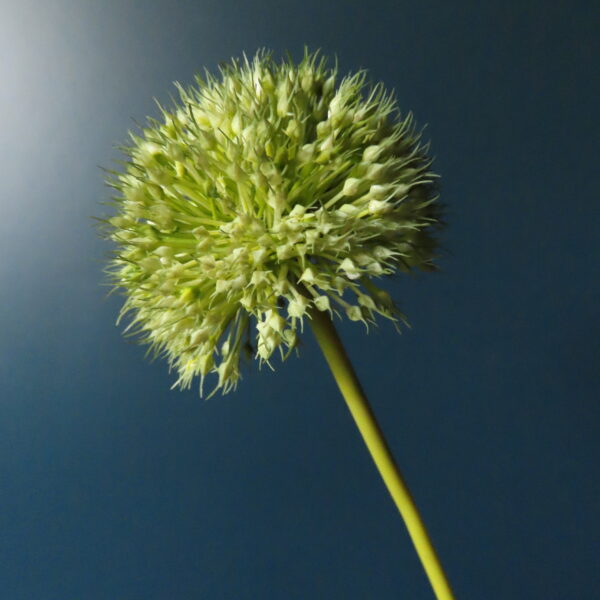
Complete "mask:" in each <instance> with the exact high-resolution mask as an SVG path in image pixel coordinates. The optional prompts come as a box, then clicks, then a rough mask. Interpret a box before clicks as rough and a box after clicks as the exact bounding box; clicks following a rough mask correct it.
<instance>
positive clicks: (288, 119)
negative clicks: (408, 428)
mask: <svg viewBox="0 0 600 600" xmlns="http://www.w3.org/2000/svg"><path fill="white" fill-rule="evenodd" d="M177 89H178V92H179V96H180V100H179V101H178V102H175V103H174V106H173V108H172V109H170V110H166V109H164V108H162V107H161V113H162V118H161V119H160V120H155V119H150V120H149V121H148V125H147V127H144V128H142V130H141V132H140V134H139V135H134V134H130V137H131V140H132V143H131V145H129V146H127V147H125V148H124V149H123V150H124V152H125V153H126V155H127V160H126V161H125V162H124V163H123V164H124V168H123V172H111V173H112V175H111V178H110V180H109V184H110V185H111V186H112V187H114V188H115V189H116V190H117V194H116V195H115V196H114V204H115V205H116V207H117V214H116V216H113V217H112V218H110V219H108V220H107V221H106V231H107V235H108V237H109V238H110V239H112V240H113V241H114V242H116V244H117V249H116V252H115V255H114V257H113V258H112V259H111V262H110V266H109V268H108V271H109V273H110V276H111V278H112V282H113V284H114V285H115V286H116V287H118V288H121V289H124V291H125V296H126V301H125V303H124V306H123V308H122V311H121V316H123V315H124V314H129V316H130V323H129V325H128V328H127V329H128V330H130V331H132V332H133V333H136V334H138V337H139V338H140V339H141V340H142V341H143V342H145V343H147V344H149V346H150V348H151V349H152V350H154V351H155V353H156V354H159V355H164V356H166V357H167V358H168V360H169V364H170V365H171V367H173V368H174V369H175V370H176V371H177V373H178V375H179V377H178V379H177V381H176V383H175V385H179V386H181V387H183V388H186V387H188V386H189V385H190V384H191V382H192V379H193V378H194V377H195V376H200V380H201V381H202V379H203V378H204V376H206V375H207V374H209V373H216V374H217V376H218V382H217V384H216V388H215V389H221V390H222V391H223V393H226V392H227V391H229V390H231V389H232V388H234V387H235V385H236V383H237V381H238V379H239V377H240V358H241V355H242V353H244V352H250V353H251V354H254V355H255V356H256V357H257V358H258V359H259V360H260V361H261V363H262V362H266V363H269V361H270V360H271V359H272V356H273V354H274V353H275V352H276V351H278V352H279V353H280V354H281V356H282V357H283V358H285V357H286V356H287V355H288V354H289V352H290V351H291V350H292V349H293V348H295V347H296V345H297V343H298V332H299V330H301V329H302V323H303V319H304V317H307V316H308V317H309V318H310V313H311V311H330V312H338V311H341V312H342V313H345V314H346V315H347V316H348V318H349V319H350V320H352V321H363V322H365V323H368V322H372V321H374V319H375V316H376V314H379V315H382V316H384V317H387V318H389V319H392V320H396V319H397V318H398V317H400V318H401V317H402V315H401V314H400V313H399V311H398V310H397V309H396V308H395V306H394V304H393V302H392V300H391V298H390V296H389V295H388V294H387V293H386V292H384V291H383V290H381V289H379V288H378V287H377V286H376V285H375V284H374V283H373V279H375V278H378V277H381V276H383V275H391V274H393V273H394V272H396V271H397V270H401V271H408V270H410V269H411V268H413V267H417V268H424V269H430V268H432V267H433V263H432V261H433V258H434V252H435V247H436V244H435V239H434V236H433V233H434V231H435V229H436V227H437V226H438V225H439V223H440V220H439V204H438V202H437V194H436V185H435V180H436V175H434V174H433V173H431V172H430V171H429V167H430V165H431V159H430V158H429V157H428V156H427V150H428V148H427V146H423V145H421V144H420V134H419V133H418V132H416V131H415V128H414V124H413V119H412V116H411V115H410V114H408V115H406V116H404V117H402V116H401V115H400V112H399V110H398V108H397V105H396V101H395V99H394V97H393V95H392V94H390V93H387V92H386V91H385V89H384V88H383V86H382V85H381V84H377V85H375V86H372V85H370V84H368V83H367V81H366V73H365V72H364V71H360V72H358V73H356V74H353V75H350V76H347V77H345V78H342V79H341V80H340V81H338V72H337V67H334V68H329V67H328V66H327V62H326V60H325V59H324V58H321V57H319V55H318V53H312V54H311V53H308V52H307V51H305V54H304V58H303V60H302V61H301V62H300V63H299V64H294V63H293V61H292V60H291V59H289V60H287V61H284V62H281V63H276V62H275V61H274V60H273V59H272V57H271V55H270V54H269V53H268V52H266V51H259V52H258V53H257V54H256V56H255V57H254V59H252V60H251V61H250V60H248V59H247V58H246V57H244V59H243V60H242V61H238V60H234V61H232V63H231V64H229V65H228V66H224V67H221V69H220V76H219V77H214V76H212V75H210V74H208V73H207V74H206V76H205V77H204V78H201V77H200V76H197V77H196V79H195V86H192V87H190V88H188V89H184V88H183V87H181V86H179V85H177Z"/></svg>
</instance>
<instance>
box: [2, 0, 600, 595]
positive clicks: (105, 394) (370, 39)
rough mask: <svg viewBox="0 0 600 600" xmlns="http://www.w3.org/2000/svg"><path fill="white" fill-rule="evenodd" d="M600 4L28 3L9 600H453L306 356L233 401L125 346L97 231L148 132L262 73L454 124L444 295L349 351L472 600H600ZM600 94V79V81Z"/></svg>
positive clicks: (8, 320)
mask: <svg viewBox="0 0 600 600" xmlns="http://www.w3.org/2000/svg"><path fill="white" fill-rule="evenodd" d="M599 16H600V15H599V12H598V10H597V5H596V10H595V9H594V3H593V2H574V1H571V2H561V1H557V0H555V1H540V2H530V1H523V0H521V1H516V0H515V1H511V2H491V3H481V2H441V1H440V2H428V1H424V2H405V1H403V0H401V1H397V0H396V1H394V2H391V1H390V2H386V1H383V0H371V1H369V2H364V1H356V2H342V1H341V0H340V1H334V2H323V1H317V0H303V1H301V2H282V1H275V0H273V1H262V2H240V1H233V0H219V1H216V0H210V1H209V0H205V1H197V2H191V1H178V2H169V1H167V0H164V1H144V2H142V1H133V0H126V1H117V0H110V1H109V0H104V1H101V2H92V1H90V0H88V1H75V0H47V1H45V2H33V1H32V0H26V1H23V0H21V1H19V2H17V1H16V0H14V1H12V2H11V1H6V0H5V2H4V3H3V8H2V15H1V19H0V56H2V61H1V62H0V76H1V81H2V86H1V88H0V114H1V115H2V134H1V138H2V144H1V145H0V170H1V172H2V189H1V192H0V200H1V219H0V256H1V258H2V260H1V261H0V597H1V598H2V599H6V600H21V599H23V600H25V599H26V600H31V599H35V600H70V599H84V600H95V599H98V600H101V599H102V600H104V599H106V600H113V599H117V598H118V599H124V600H135V599H140V600H142V599H143V600H150V599H176V600H178V599H182V600H183V599H188V598H213V599H241V600H243V599H271V598H274V599H306V598H345V599H346V598H347V599H376V600H386V599H392V598H410V599H411V600H420V599H430V598H433V596H432V593H431V591H430V589H429V586H428V583H427V580H426V578H425V576H424V574H423V572H422V570H421V566H420V564H419V562H418V560H417V558H416V556H415V553H414V551H413V548H412V546H411V543H410V541H409V538H408V536H407V534H406V532H405V529H404V526H403V524H402V521H401V520H400V518H399V517H398V515H397V513H396V510H395V508H394V506H393V504H392V502H391V500H390V498H389V497H388V495H387V492H386V490H385V488H384V486H383V484H382V482H381V481H380V479H379V476H378V474H377V472H376V471H375V469H374V467H373V465H372V463H371V460H370V458H369V456H368V454H367V452H366V450H365V448H364V447H363V444H362V441H361V439H360V437H359V434H358V433H357V431H356V428H355V426H354V424H353V422H352V420H351V417H350V416H349V414H348V412H347V409H346V407H345V405H344V403H343V401H342V399H341V398H340V396H339V394H338V392H337V390H336V388H335V385H334V383H333V380H332V378H331V376H330V375H329V373H328V371H327V369H326V366H325V364H324V362H323V360H322V358H321V356H320V353H319V350H318V348H317V347H316V345H315V342H314V340H313V338H312V336H311V335H310V333H309V332H308V331H307V332H306V335H305V336H304V346H303V348H302V351H301V356H300V358H298V359H296V358H292V359H290V360H289V361H288V362H287V363H285V364H284V365H282V366H281V367H279V368H277V370H276V371H275V372H270V371H268V370H263V372H260V373H259V372H258V371H257V370H256V369H254V368H253V369H251V370H248V371H246V373H245V376H244V380H243V382H242V385H241V386H240V387H239V389H238V392H237V393H234V394H231V395H229V396H226V397H224V398H220V397H215V398H213V399H211V400H210V401H204V400H201V399H199V398H198V396H197V392H196V390H192V391H190V392H179V391H171V390H170V389H169V388H170V385H171V383H172V382H173V381H174V377H173V374H169V373H168V371H167V368H166V365H165V364H164V363H162V362H157V363H152V364H151V363H149V362H148V361H146V360H145V359H144V356H143V355H144V348H142V347H139V346H136V345H134V344H132V343H130V342H128V341H127V340H125V339H124V338H123V337H122V336H121V332H120V330H119V329H118V328H117V327H115V325H114V321H115V319H116V316H117V312H118V309H119V307H120V304H121V299H120V298H119V297H117V296H112V297H110V298H108V299H107V298H106V296H105V293H106V288H102V287H101V286H100V283H101V282H102V281H103V275H102V272H101V271H102V268H103V261H104V259H105V256H106V255H107V253H108V250H109V248H108V246H107V244H106V243H105V242H103V241H102V240H100V239H99V238H98V237H97V234H96V232H95V230H94V227H93V224H92V220H91V218H90V217H91V216H93V215H99V214H103V212H104V210H105V209H104V208H103V207H101V206H100V202H101V201H103V200H106V199H107V197H108V195H109V190H108V189H107V188H105V187H104V185H103V174H102V172H101V171H100V169H99V168H98V165H102V166H111V165H112V160H113V159H115V158H118V157H119V154H118V152H117V151H116V150H115V148H114V145H115V144H118V143H122V142H124V141H125V135H126V131H127V129H129V128H131V127H132V126H133V124H132V121H131V118H132V117H133V118H135V119H136V120H138V121H143V119H144V117H145V116H146V115H156V114H157V110H156V107H155V105H154V103H153V100H152V97H157V98H158V99H160V100H161V101H164V102H167V103H168V98H169V94H170V93H172V92H173V91H174V88H173V86H172V82H173V81H174V80H179V81H182V82H184V83H189V82H191V80H192V76H193V73H194V72H195V71H197V70H200V69H201V68H202V67H204V66H207V67H209V68H211V69H214V67H215V66H216V65H217V64H218V63H219V62H220V61H223V60H228V59H229V58H230V57H231V56H238V55H240V54H241V52H242V51H246V52H247V53H249V54H253V53H254V51H255V50H256V49H257V48H258V47H261V46H266V47H269V48H272V49H273V50H274V51H275V52H276V54H277V55H281V53H282V52H283V51H284V50H285V49H290V50H291V51H292V53H293V55H294V56H295V57H300V56H301V54H302V48H303V45H304V44H308V46H309V47H310V48H311V49H316V48H318V47H320V48H322V49H323V51H324V52H325V53H326V54H329V55H332V54H333V53H337V54H338V56H339V59H340V65H341V70H342V72H348V71H350V70H355V69H357V68H359V67H366V68H368V69H369V70H370V73H371V76H372V78H373V79H376V80H383V81H384V82H385V83H386V85H387V86H388V87H393V88H395V89H396V91H397V95H398V99H399V103H400V106H401V108H402V109H403V110H405V111H406V110H413V111H414V112H415V116H416V118H417V121H418V123H420V124H424V123H429V126H428V129H427V130H426V136H427V137H428V138H430V139H431V140H432V144H433V146H432V148H433V153H434V154H435V156H436V161H435V169H436V170H437V171H438V172H439V173H441V175H442V186H443V187H442V191H443V199H444V201H445V202H446V203H447V205H448V216H447V218H448V221H449V226H448V228H447V229H446V231H445V235H444V244H445V247H446V248H447V249H448V252H447V253H446V255H445V256H444V258H443V260H442V261H441V266H442V272H441V273H437V274H417V275H415V276H414V277H409V276H400V277H399V278H398V279H397V280H395V281H393V282H390V284H389V289H391V290H392V291H393V293H394V295H395V297H396V298H397V299H398V300H399V303H400V305H401V307H402V308H403V310H404V311H405V312H406V313H407V315H408V317H409V319H410V321H411V323H412V325H413V328H412V329H411V330H410V331H405V333H404V335H402V336H398V335H397V334H396V333H395V332H394V330H393V328H392V327H389V326H387V325H385V324H382V326H381V327H380V328H379V330H377V331H373V332H371V333H370V334H369V335H368V336H367V335H366V334H365V332H364V328H363V327H362V326H360V325H357V324H353V323H346V322H344V323H340V324H339V328H340V332H341V335H342V336H343V338H344V341H345V342H346V343H347V346H348V349H349V353H350V355H351V357H352V359H353V361H354V363H355V365H356V368H357V371H358V373H359V375H360V377H361V379H362V381H363V383H364V386H365V388H366V390H367V392H368V393H369V395H370V397H371V399H372V404H373V407H374V410H375V412H376V413H377V415H378V418H379V420H380V422H381V423H382V426H383V428H384V430H385V432H386V436H387V438H388V441H389V444H390V446H391V448H392V450H393V452H394V454H395V456H396V457H397V460H398V462H399V464H400V465H401V468H402V469H403V471H404V473H405V475H406V478H407V480H408V482H409V484H410V486H411V488H412V490H413V492H414V495H415V497H416V500H417V502H418V504H419V506H420V508H421V510H422V514H423V516H424V519H425V521H426V523H427V525H428V528H429V529H430V532H431V535H432V537H433V539H434V542H435V544H436V546H437V549H438V551H439V554H440V555H441V557H442V561H443V563H444V565H445V567H446V570H447V572H448V575H449V577H450V579H451V581H452V583H453V586H454V588H455V592H456V595H457V599H460V600H467V599H473V600H475V599H477V600H480V599H485V600H506V599H511V600H515V599H523V600H538V599H539V600H542V599H543V600H553V599H557V600H563V599H567V598H574V599H575V598H577V599H579V600H593V599H596V598H598V597H599V596H600V585H599V580H598V565H597V564H595V562H596V560H597V555H598V553H599V552H600V543H599V540H600V528H599V526H598V525H599V518H598V512H597V508H598V500H599V497H600V494H599V492H600V486H599V482H598V477H597V464H598V459H599V458H600V456H599V454H600V452H599V445H598V433H599V427H598V425H599V420H600V419H599V417H600V414H599V413H600V411H599V403H598V393H597V392H598V387H599V386H598V383H599V381H598V356H599V352H598V350H599V347H598V346H599V343H598V338H599V333H600V331H599V319H598V316H599V310H598V305H599V303H598V299H599V295H600V294H599V292H600V289H599V285H598V271H597V265H598V258H599V256H598V247H599V244H598V242H599V239H598V236H597V231H598V225H599V220H600V219H599V217H600V211H599V199H598V164H599V158H600V156H599V152H598V145H597V143H598V139H599V134H600V131H599V127H598V120H597V105H598V97H599V96H600V94H599V92H600V89H599V85H598V80H597V79H595V78H594V76H593V73H594V71H595V68H597V64H598V60H599V58H600V53H599V41H598V40H599V38H598V35H597V31H598V22H599ZM596 74H597V73H596Z"/></svg>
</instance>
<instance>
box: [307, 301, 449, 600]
mask: <svg viewBox="0 0 600 600" xmlns="http://www.w3.org/2000/svg"><path fill="white" fill-rule="evenodd" d="M311 325H312V328H313V331H314V334H315V337H316V338H317V341H318V343H319V345H320V346H321V350H322V351H323V354H324V355H325V360H326V361H327V363H328V365H329V368H330V369H331V372H332V373H333V376H334V377H335V380H336V382H337V384H338V387H339V388H340V391H341V392H342V395H343V396H344V399H345V400H346V404H347V405H348V408H349V409H350V412H351V413H352V417H353V418H354V421H355V422H356V425H357V426H358V429H359V431H360V433H361V435H362V437H363V440H364V441H365V444H366V445H367V448H368V449H369V452H370V453H371V457H372V458H373V461H374V462H375V465H376V466H377V469H378V470H379V473H380V474H381V477H382V478H383V481H384V482H385V485H386V486H387V488H388V490H389V492H390V494H391V496H392V498H393V500H394V502H395V504H396V506H397V507H398V510H399V511H400V514H401V515H402V518H403V519H404V523H405V524H406V528H407V529H408V533H409V535H410V537H411V539H412V541H413V544H414V546H415V549H416V551H417V554H418V556H419V558H420V559H421V563H422V565H423V568H424V569H425V572H426V573H427V577H428V578H429V582H430V583H431V587H432V588H433V591H434V593H435V596H436V598H437V599H438V600H454V595H453V594H452V590H451V589H450V584H449V583H448V580H447V578H446V575H445V574H444V571H443V569H442V565H441V563H440V560H439V558H438V557H437V554H436V552H435V550H434V548H433V545H432V543H431V540H430V539H429V535H428V534H427V530H426V529H425V525H424V524H423V521H422V519H421V516H420V515H419V511H418V510H417V506H416V504H415V502H414V500H413V498H412V496H411V493H410V491H409V489H408V486H407V485H406V483H405V481H404V479H403V477H402V475H401V473H400V471H399V469H398V467H397V466H396V464H395V462H394V459H393V457H392V454H391V452H390V450H389V448H388V446H387V444H386V441H385V439H384V437H383V433H382V432H381V429H380V428H379V425H378V424H377V421H376V419H375V415H374V414H373V411H372V410H371V407H370V406H369V402H368V400H367V397H366V396H365V394H364V392H363V390H362V388H361V385H360V382H359V381H358V378H357V377H356V374H355V372H354V369H353V368H352V364H351V363H350V359H349V358H348V355H347V354H346V351H345V350H344V346H343V345H342V342H341V340H340V338H339V337H338V334H337V332H336V330H335V327H334V325H333V323H332V322H331V319H330V318H329V315H328V314H327V313H325V312H320V311H318V310H312V311H311Z"/></svg>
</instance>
